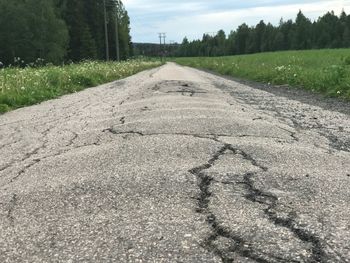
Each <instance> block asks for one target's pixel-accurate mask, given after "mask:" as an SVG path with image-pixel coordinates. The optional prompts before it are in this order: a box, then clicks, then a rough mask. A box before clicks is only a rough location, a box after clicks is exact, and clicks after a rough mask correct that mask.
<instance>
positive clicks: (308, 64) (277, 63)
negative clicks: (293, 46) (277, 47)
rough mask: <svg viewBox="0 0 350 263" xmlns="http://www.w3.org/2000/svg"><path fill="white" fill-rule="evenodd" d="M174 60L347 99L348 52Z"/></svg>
mask: <svg viewBox="0 0 350 263" xmlns="http://www.w3.org/2000/svg"><path fill="white" fill-rule="evenodd" d="M175 61H176V62H177V63H179V64H182V65H186V66H191V67H196V68H202V69H209V70H212V71H215V72H217V73H220V74H224V75H230V76H234V77H237V78H243V79H248V80H254V81H258V82H265V83H271V84H275V85H286V84H287V85H290V86H294V87H302V88H304V89H308V90H311V91H314V92H320V93H323V94H326V95H328V96H333V97H342V98H345V99H348V100H350V49H337V50H311V51H285V52H271V53H261V54H253V55H241V56H232V57H216V58H205V57H202V58H178V59H175Z"/></svg>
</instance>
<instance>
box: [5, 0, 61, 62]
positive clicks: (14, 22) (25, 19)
mask: <svg viewBox="0 0 350 263" xmlns="http://www.w3.org/2000/svg"><path fill="white" fill-rule="evenodd" d="M0 32H1V33H0V47H1V49H0V61H2V62H3V63H4V64H5V65H8V64H14V63H17V64H18V65H24V64H25V63H29V62H34V61H36V60H37V59H38V58H41V59H44V60H45V61H48V62H52V63H58V62H60V61H62V59H63V58H64V56H65V55H66V48H67V41H68V34H67V27H66V25H65V23H64V21H63V20H62V19H60V18H59V17H58V16H57V13H56V10H55V6H54V4H53V1H51V0H26V1H24V0H11V1H8V0H0ZM18 58H20V59H18ZM15 60H18V61H16V62H15Z"/></svg>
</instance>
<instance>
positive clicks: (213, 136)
mask: <svg viewBox="0 0 350 263" xmlns="http://www.w3.org/2000/svg"><path fill="white" fill-rule="evenodd" d="M286 131H287V130H286ZM102 132H104V133H105V132H109V133H112V134H114V135H125V134H130V135H131V134H136V135H139V136H161V135H175V136H191V137H194V138H201V139H208V140H214V141H216V142H221V141H220V140H218V138H219V137H227V138H247V137H251V138H269V139H277V140H284V138H281V137H274V136H260V135H252V134H242V135H233V134H214V133H204V134H192V133H185V132H175V133H174V132H171V133H165V132H163V133H157V132H152V133H144V132H141V131H117V130H115V129H114V128H107V129H104V130H102ZM288 132H289V131H288ZM293 140H295V139H293Z"/></svg>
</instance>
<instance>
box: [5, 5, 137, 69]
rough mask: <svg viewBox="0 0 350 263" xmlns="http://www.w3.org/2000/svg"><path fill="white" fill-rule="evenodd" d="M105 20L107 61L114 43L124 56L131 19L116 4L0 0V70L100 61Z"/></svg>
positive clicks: (103, 54)
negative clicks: (4, 67) (3, 66)
mask: <svg viewBox="0 0 350 263" xmlns="http://www.w3.org/2000/svg"><path fill="white" fill-rule="evenodd" d="M104 1H105V5H104ZM104 6H105V7H106V8H104ZM105 11H106V12H105ZM105 14H106V15H105ZM105 17H106V21H107V31H108V34H107V35H108V42H107V43H108V47H109V48H108V51H109V53H110V58H111V59H113V60H116V59H117V48H116V47H117V46H116V43H117V41H118V43H119V50H120V58H121V59H126V58H128V57H129V56H130V55H132V46H131V37H130V19H129V16H128V13H127V11H126V10H125V8H124V5H123V4H122V2H121V1H119V0H11V1H9V0H0V32H1V34H0V47H1V48H0V66H1V65H5V66H7V65H16V66H26V65H40V64H47V63H52V64H61V63H69V62H79V61H83V60H104V59H106V41H105V22H104V21H105V19H104V18H105ZM116 32H118V35H117V33H116ZM117 36H118V37H117Z"/></svg>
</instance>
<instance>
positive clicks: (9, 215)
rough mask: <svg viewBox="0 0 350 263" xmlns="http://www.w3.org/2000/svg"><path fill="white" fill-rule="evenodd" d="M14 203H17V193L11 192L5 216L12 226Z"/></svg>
mask: <svg viewBox="0 0 350 263" xmlns="http://www.w3.org/2000/svg"><path fill="white" fill-rule="evenodd" d="M16 205H17V195H16V194H13V195H12V198H11V200H10V203H9V208H8V210H7V218H8V220H9V222H10V225H11V226H12V227H13V226H14V222H15V218H14V216H13V211H14V209H15V206H16Z"/></svg>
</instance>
